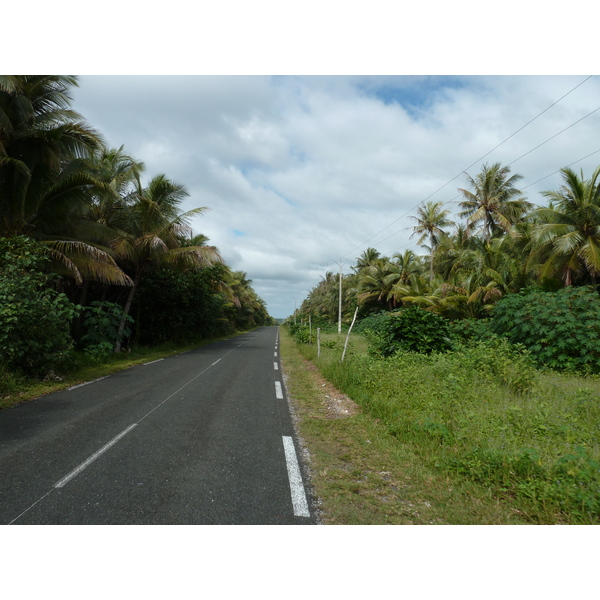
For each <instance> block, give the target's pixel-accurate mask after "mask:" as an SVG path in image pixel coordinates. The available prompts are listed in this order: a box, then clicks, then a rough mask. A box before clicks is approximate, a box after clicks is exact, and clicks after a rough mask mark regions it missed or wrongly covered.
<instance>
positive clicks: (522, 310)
mask: <svg viewBox="0 0 600 600" xmlns="http://www.w3.org/2000/svg"><path fill="white" fill-rule="evenodd" d="M490 331H491V332H493V333H495V334H498V335H502V336H504V337H505V338H506V339H508V340H509V341H510V342H511V343H518V344H522V345H523V346H524V347H525V348H527V349H528V350H529V352H530V353H531V355H532V357H533V358H534V359H535V360H536V362H537V363H538V365H540V366H545V367H550V368H552V369H557V370H566V371H584V372H586V371H587V372H592V373H600V346H599V341H600V297H599V296H598V293H597V292H596V291H594V289H593V288H591V287H566V288H563V289H561V290H559V291H557V292H544V291H541V290H527V291H524V292H521V293H519V294H510V295H507V296H505V297H504V298H502V299H501V300H500V301H499V302H498V303H497V305H496V306H495V308H494V311H493V313H492V318H491V321H490Z"/></svg>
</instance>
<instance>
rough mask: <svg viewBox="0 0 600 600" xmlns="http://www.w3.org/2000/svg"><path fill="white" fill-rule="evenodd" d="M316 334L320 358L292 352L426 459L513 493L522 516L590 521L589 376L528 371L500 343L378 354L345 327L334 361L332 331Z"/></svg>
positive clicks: (593, 459)
mask: <svg viewBox="0 0 600 600" xmlns="http://www.w3.org/2000/svg"><path fill="white" fill-rule="evenodd" d="M328 340H329V342H328ZM325 342H326V343H325V348H324V350H323V352H322V355H321V358H320V359H317V358H316V351H315V349H314V347H312V346H308V345H303V346H302V351H303V353H304V354H305V356H306V357H307V358H310V359H311V360H314V361H315V362H316V363H317V365H318V366H319V368H320V370H321V372H322V373H323V375H324V376H325V377H326V378H327V379H329V380H330V381H331V382H332V383H333V384H334V385H336V387H338V388H339V389H340V390H342V391H343V392H345V393H346V394H348V395H349V396H350V397H351V398H352V399H353V400H354V401H355V402H357V403H358V404H360V405H361V406H362V408H363V410H366V411H368V412H369V413H370V414H371V415H373V416H374V417H376V418H378V419H380V420H381V421H382V422H383V423H385V424H386V426H387V427H388V428H389V430H390V432H392V433H393V434H394V435H395V436H396V437H397V439H398V440H399V441H401V442H402V443H405V444H410V445H411V446H412V447H414V448H415V449H416V450H417V451H418V452H419V453H420V454H421V455H422V456H423V457H426V459H427V460H428V461H429V463H430V464H432V465H433V466H435V468H437V469H439V470H441V471H443V472H446V473H447V474H448V475H449V476H452V477H459V478H468V479H470V480H472V481H475V482H478V483H479V484H481V485H483V486H486V487H487V488H488V489H490V490H492V491H493V493H494V494H496V495H498V496H504V497H507V496H508V497H510V498H512V499H514V501H515V502H516V503H517V505H518V506H519V508H520V510H522V511H523V512H524V513H525V514H526V515H528V517H529V518H530V520H531V521H532V522H537V523H559V522H564V523H598V522H600V441H599V440H600V436H599V433H600V379H599V378H595V377H585V378H582V377H569V376H558V375H554V374H547V373H541V372H538V371H537V370H536V369H535V367H534V366H533V363H532V362H531V361H530V359H529V358H528V356H527V355H526V354H524V353H522V352H520V351H518V350H516V349H514V347H512V346H510V345H509V344H508V343H505V342H493V343H485V342H479V343H477V344H474V345H471V346H468V347H467V346H465V347H461V348H459V349H457V350H455V351H452V352H447V353H439V354H431V355H422V354H417V353H412V352H400V353H397V354H395V355H394V356H392V357H389V358H386V359H381V358H375V357H372V356H369V354H368V352H367V351H366V343H365V341H364V340H363V339H362V338H360V337H356V336H355V337H353V343H352V346H351V352H350V353H349V355H347V357H346V360H345V361H344V362H343V363H341V362H340V356H341V344H342V342H341V340H339V339H338V338H336V336H331V337H329V338H328V339H326V340H325ZM327 346H329V347H327Z"/></svg>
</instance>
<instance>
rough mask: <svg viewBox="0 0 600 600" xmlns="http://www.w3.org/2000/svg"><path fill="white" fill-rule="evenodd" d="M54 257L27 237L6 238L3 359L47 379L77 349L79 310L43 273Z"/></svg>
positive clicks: (1, 247)
mask: <svg viewBox="0 0 600 600" xmlns="http://www.w3.org/2000/svg"><path fill="white" fill-rule="evenodd" d="M47 261H48V259H47V258H46V257H45V256H44V255H43V253H42V251H41V249H40V247H39V245H38V244H37V243H36V242H34V241H32V240H30V239H29V238H26V237H25V236H19V237H15V238H10V239H7V238H0V355H1V356H2V359H3V361H4V362H5V364H6V365H7V366H8V367H9V368H11V369H17V370H20V371H23V372H24V373H26V374H27V375H31V376H35V377H41V376H43V375H45V374H47V373H48V372H50V371H52V370H53V369H54V368H56V367H58V366H59V365H60V364H61V362H63V361H64V360H65V358H66V357H67V354H68V351H69V350H70V349H71V348H72V347H73V339H72V337H71V332H70V323H71V321H72V320H73V319H74V318H75V317H76V316H77V315H78V311H79V308H80V307H78V306H75V305H74V304H72V303H71V302H70V301H69V300H68V298H67V297H66V296H65V294H61V293H58V292H57V291H56V290H55V289H54V288H53V287H52V285H53V283H54V282H55V280H56V276H54V275H50V274H47V273H44V272H43V269H44V267H45V266H46V264H47Z"/></svg>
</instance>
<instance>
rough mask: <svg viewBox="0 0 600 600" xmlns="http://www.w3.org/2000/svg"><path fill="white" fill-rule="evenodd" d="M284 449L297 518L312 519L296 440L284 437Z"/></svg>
mask: <svg viewBox="0 0 600 600" xmlns="http://www.w3.org/2000/svg"><path fill="white" fill-rule="evenodd" d="M283 449H284V451H285V462H286V464H287V470H288V478H289V480H290V492H291V494H292V505H293V507H294V515H295V516H296V517H310V512H309V510H308V502H307V500H306V492H305V491H304V484H303V483H302V475H301V473H300V465H299V464H298V457H297V456H296V449H295V448H294V440H292V438H291V437H290V436H286V435H284V436H283Z"/></svg>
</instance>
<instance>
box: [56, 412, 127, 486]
mask: <svg viewBox="0 0 600 600" xmlns="http://www.w3.org/2000/svg"><path fill="white" fill-rule="evenodd" d="M136 425H137V423H134V424H133V425H130V426H129V427H127V429H124V430H123V431H121V433H119V435H117V436H115V437H114V438H113V439H112V440H110V442H108V444H104V446H102V448H100V450H98V451H96V452H94V454H92V455H91V456H90V457H89V458H88V459H87V460H84V461H83V462H82V463H81V464H80V465H79V466H78V467H75V468H74V469H73V470H72V471H71V472H70V473H69V474H68V475H66V476H65V477H63V478H62V479H61V480H60V481H57V482H56V483H55V484H54V487H55V488H61V487H63V486H64V485H65V484H67V483H68V482H69V481H71V479H73V477H76V476H77V475H79V473H81V471H83V470H84V469H85V468H87V467H88V466H89V465H91V464H92V463H93V462H94V461H95V460H96V459H97V458H98V457H99V456H101V455H102V454H104V453H105V452H106V451H107V450H108V449H109V448H110V447H111V446H114V445H115V444H116V443H117V442H118V441H119V440H120V439H121V438H122V437H124V436H126V435H127V434H128V433H129V432H130V431H131V430H132V429H133V428H134V427H135V426H136Z"/></svg>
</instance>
